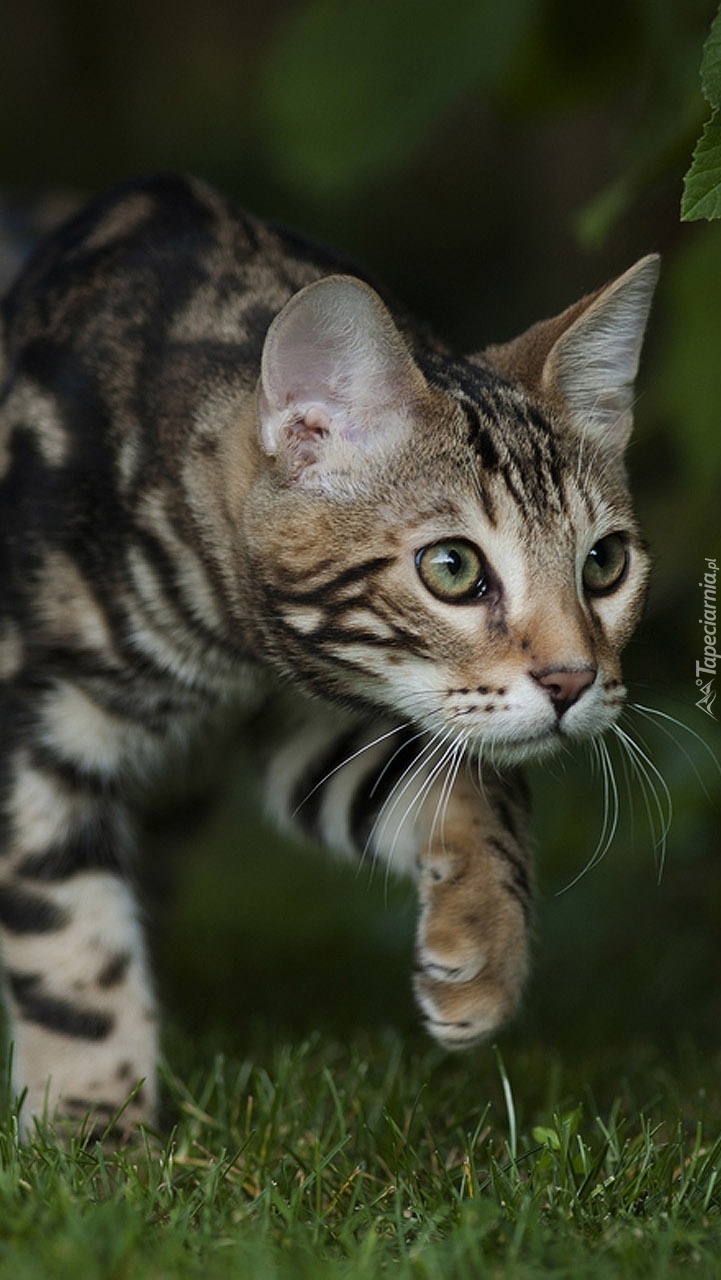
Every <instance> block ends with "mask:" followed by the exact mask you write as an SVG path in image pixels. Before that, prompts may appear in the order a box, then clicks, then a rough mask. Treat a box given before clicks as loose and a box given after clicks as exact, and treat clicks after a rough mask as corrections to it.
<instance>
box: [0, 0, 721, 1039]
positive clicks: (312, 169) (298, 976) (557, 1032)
mask: <svg viewBox="0 0 721 1280" xmlns="http://www.w3.org/2000/svg"><path fill="white" fill-rule="evenodd" d="M715 7H716V6H715V4H713V3H709V2H708V0H585V2H584V3H583V4H579V3H578V0H504V3H502V4H501V3H497V0H440V2H438V3H436V2H435V0H311V2H309V0H297V2H296V3H291V2H288V0H285V2H283V0H245V2H244V3H243V2H239V0H203V3H202V4H197V5H192V4H188V3H186V2H184V0H173V2H172V3H171V2H170V0H145V2H144V3H140V0H126V3H124V4H122V5H120V4H118V3H117V0H22V2H20V0H4V3H3V5H2V7H0V86H1V88H0V93H2V99H3V109H2V112H0V182H1V183H2V185H3V186H4V187H5V188H6V189H13V188H14V189H16V190H18V191H24V192H29V193H31V194H32V193H34V192H37V191H38V190H44V189H46V188H53V189H55V188H62V189H67V190H68V191H70V192H90V191H94V190H96V189H98V188H101V187H103V186H105V185H108V184H111V183H113V182H115V181H116V180H118V179H122V178H125V177H127V176H130V175H133V174H137V173H141V172H146V171H150V170H154V169H158V168H179V169H184V170H190V171H193V172H195V173H198V174H200V175H202V176H203V177H205V178H207V179H209V180H210V181H211V182H214V183H216V184H217V185H219V186H220V187H222V188H223V189H224V190H225V191H226V192H228V193H229V194H231V195H233V196H234V197H236V198H237V199H238V200H239V201H241V202H242V203H243V204H244V205H245V206H246V207H248V208H249V209H251V210H252V211H254V212H256V213H259V214H261V215H268V216H272V217H274V218H278V219H281V220H283V221H285V222H287V223H290V224H291V225H294V226H296V227H297V228H299V229H301V230H304V231H306V232H308V233H310V234H312V235H313V236H315V237H319V238H321V239H324V240H327V241H329V242H331V243H333V244H335V245H337V246H338V247H340V248H342V249H344V250H346V251H349V252H350V253H352V254H353V255H355V256H356V257H357V258H358V259H360V260H362V261H363V262H365V263H366V264H367V265H368V266H369V267H371V268H372V269H373V271H374V272H375V273H376V274H377V275H378V276H379V277H380V278H382V279H384V280H385V281H386V282H387V283H388V284H389V285H390V286H391V288H392V289H393V290H394V291H395V293H396V294H397V295H398V296H399V297H401V298H402V299H403V300H404V301H405V302H406V303H407V304H408V305H409V306H410V307H411V308H413V309H414V310H415V311H416V312H417V313H419V314H420V315H421V316H423V317H424V318H426V319H427V320H429V321H430V322H432V323H433V325H434V326H436V327H437V328H438V329H439V330H440V331H441V332H443V333H444V334H446V335H447V336H448V337H450V338H451V339H452V340H453V341H454V342H455V343H456V344H457V345H458V347H459V348H462V349H473V348H477V347H479V346H481V345H483V344H484V343H486V342H488V341H492V340H501V339H503V338H506V337H509V336H511V335H512V334H514V333H515V332H518V331H520V330H521V329H523V328H524V327H525V326H526V325H528V324H529V323H531V322H532V321H534V320H536V319H539V318H540V317H541V316H544V315H548V314H552V313H554V312H555V311H557V310H560V309H561V308H562V307H564V306H565V305H567V304H568V303H569V302H571V301H572V300H574V299H575V298H576V297H577V296H580V294H581V293H583V292H584V291H585V290H587V289H589V288H592V287H595V286H596V285H597V284H599V283H601V282H602V281H603V280H604V279H606V278H608V277H610V276H611V275H613V274H614V273H617V272H619V271H621V270H623V269H625V268H626V267H627V266H628V265H629V264H630V263H631V262H632V261H633V260H634V259H635V258H636V257H638V256H640V255H641V254H643V253H646V252H648V251H650V250H659V251H660V252H661V253H662V254H663V259H664V265H663V275H662V283H661V288H660V292H659V300H658V305H657V307H656V309H655V312H654V316H653V322H652V327H651V331H650V335H649V341H648V345H647V349H646V356H645V359H644V365H643V372H642V377H641V380H640V387H639V401H638V410H637V424H638V430H637V435H636V438H635V442H634V445H633V447H632V449H631V453H630V466H631V470H632V474H633V478H634V487H635V492H636V494H637V497H638V506H639V509H640V512H641V515H642V519H643V522H644V525H645V528H646V530H647V533H648V536H649V540H650V543H651V546H652V549H653V553H654V557H655V562H656V568H655V575H654V585H653V590H652V594H651V599H650V602H649V608H648V613H647V617H646V621H645V624H644V626H643V628H642V630H641V632H640V634H639V636H638V638H637V639H636V640H634V642H633V643H632V645H631V646H630V649H629V652H628V659H627V675H628V680H629V683H630V685H631V691H632V697H633V698H634V699H635V700H636V701H639V702H641V703H643V704H646V705H653V706H657V707H660V708H662V709H663V710H664V711H665V712H667V713H668V714H670V715H674V716H677V717H678V718H679V720H681V722H682V723H683V724H684V725H686V726H688V728H689V729H690V730H691V731H692V732H691V733H689V732H687V731H686V730H684V729H682V728H677V729H676V728H673V726H671V725H670V724H668V722H663V723H664V728H662V729H659V730H656V731H654V730H652V729H651V728H650V726H646V728H644V724H643V722H642V721H640V720H637V721H636V722H635V725H636V729H637V730H640V731H641V733H642V734H643V736H644V738H645V739H646V740H647V742H648V744H649V748H650V751H651V753H652V758H653V761H654V762H655V766H656V767H657V768H658V769H659V770H660V771H661V773H662V774H663V776H664V777H665V779H666V782H667V785H668V788H669V790H670V793H671V795H672V797H673V803H674V809H675V816H674V821H673V825H672V828H671V832H670V836H669V841H668V851H667V856H666V863H665V869H664V874H663V876H662V877H661V879H660V883H659V880H658V876H657V866H656V862H657V857H655V854H654V837H653V835H652V833H651V831H650V828H649V820H648V816H647V812H646V803H645V801H644V799H643V796H642V794H641V790H640V787H639V784H638V782H636V783H634V784H633V786H632V787H631V792H632V795H631V797H630V798H629V796H628V795H627V790H626V786H625V783H624V780H623V774H622V772H621V773H619V786H620V791H621V807H622V815H621V822H620V827H619V831H618V834H617V837H616V839H615V840H614V842H613V845H612V847H611V849H610V851H609V853H608V854H607V856H606V857H605V859H604V860H603V862H602V863H601V865H600V866H598V867H597V868H595V869H594V870H593V871H591V872H589V873H588V874H587V875H586V876H585V877H584V878H583V879H582V880H581V881H580V882H579V883H578V884H577V885H576V886H574V887H573V888H572V889H570V890H569V891H568V892H566V893H564V894H560V895H559V893H558V891H559V890H560V889H562V888H563V887H564V886H565V885H566V884H568V882H569V881H570V880H572V879H573V878H574V876H575V875H576V874H577V872H578V871H579V870H580V869H581V868H582V867H583V866H584V864H585V863H586V861H587V860H588V858H589V856H590V855H591V854H592V852H593V849H594V847H595V845H596V841H597V838H598V834H599V831H600V829H601V825H602V819H603V800H602V794H601V790H600V787H599V785H598V784H597V783H596V782H594V780H593V777H592V775H591V771H590V769H589V767H588V762H587V761H585V760H584V758H583V757H582V758H581V759H580V760H579V761H578V762H576V761H572V760H570V759H569V760H568V761H566V762H561V763H560V764H558V765H556V766H554V767H552V768H550V769H548V770H543V771H538V772H537V773H536V774H535V775H534V790H535V795H536V805H537V811H538V813H537V820H536V829H537V835H538V843H539V846H540V885H541V891H542V893H541V904H540V907H539V920H538V928H537V939H536V964H535V975H534V978H533V981H532V984H531V988H530V990H529V996H528V1000H527V1002H526V1007H525V1012H524V1013H523V1015H522V1016H521V1017H520V1018H519V1020H518V1021H517V1023H516V1025H515V1028H514V1029H513V1031H512V1032H511V1033H510V1039H511V1041H512V1042H514V1043H519V1044H523V1043H526V1042H528V1043H530V1042H534V1043H539V1042H540V1043H541V1044H542V1045H543V1044H548V1045H549V1046H550V1045H554V1044H564V1043H570V1042H571V1041H573V1042H574V1043H579V1044H582V1045H584V1046H585V1047H586V1048H587V1050H588V1052H589V1053H591V1054H592V1053H594V1052H595V1051H597V1050H598V1049H599V1046H601V1045H604V1044H610V1043H616V1042H618V1043H624V1042H625V1041H627V1040H631V1039H633V1040H635V1041H636V1042H639V1041H640V1042H642V1043H644V1042H646V1041H647V1042H648V1043H649V1044H651V1045H653V1046H664V1045H670V1044H671V1043H675V1042H677V1041H683V1039H684V1038H685V1037H687V1038H689V1039H692V1040H693V1041H694V1043H696V1044H697V1045H700V1046H701V1047H703V1046H704V1045H706V1044H708V1045H711V1044H714V1045H716V1046H717V1045H718V1028H719V1026H720V1025H721V963H720V961H721V859H719V856H718V855H719V853H720V852H721V847H720V846H721V835H720V829H721V805H720V803H719V799H720V796H721V781H720V775H719V773H718V771H717V770H716V768H715V766H714V764H713V761H712V760H711V758H710V756H709V754H708V752H707V751H706V749H705V748H704V747H703V745H702V744H700V743H699V741H698V740H697V739H696V738H695V737H694V736H692V734H698V735H700V736H701V738H703V739H704V741H705V742H706V743H708V744H709V747H710V748H711V749H712V750H713V751H715V752H716V754H717V756H719V757H720V758H721V745H720V739H719V733H718V725H717V722H716V721H714V720H711V719H710V718H709V717H707V716H705V715H703V714H702V712H700V711H699V710H698V709H697V708H696V707H695V705H694V704H695V701H696V697H697V693H696V687H695V682H694V677H695V662H696V660H697V658H699V657H700V654H701V630H700V627H699V624H698V618H699V608H700V599H701V593H700V588H699V586H698V583H699V579H700V577H701V574H702V572H703V570H704V567H705V565H704V561H705V558H706V557H716V558H717V560H718V559H719V557H721V515H720V497H721V426H720V423H719V406H721V226H720V225H707V224H694V225H685V226H684V225H681V223H680V221H679V202H680V194H681V179H682V176H683V173H684V171H685V169H686V168H687V167H688V165H689V163H690V156H691V151H692V148H693V145H694V142H695V139H696V137H697V135H698V133H699V131H700V127H701V123H702V120H703V118H704V115H705V106H704V103H703V100H702V97H701V92H700V84H699V78H698V69H699V65H700V60H701V50H702V45H703V40H704V38H705V35H706V32H707V30H708V27H709V24H710V22H711V19H712V17H713V14H714V12H715ZM718 687H719V689H721V676H720V678H719V686H718ZM717 705H718V706H719V707H721V698H720V699H719V701H718V704H717ZM629 723H631V722H630V721H629ZM665 729H669V730H671V735H672V736H669V734H668V733H667V732H665V731H664V730H665ZM239 768H240V766H239ZM230 773H231V786H230V791H229V798H228V799H227V800H226V802H225V803H224V804H223V806H222V807H221V809H220V811H219V812H218V813H217V814H216V816H215V817H214V818H213V819H212V820H211V821H210V822H209V823H208V824H205V825H204V826H199V827H198V829H197V831H195V833H194V834H192V836H188V835H187V832H186V831H185V827H186V825H187V823H186V822H185V818H184V819H183V822H182V824H180V826H176V827H175V828H170V829H166V831H165V834H164V835H161V834H159V833H157V832H156V833H154V837H153V841H152V844H153V848H154V849H155V850H156V853H157V855H158V858H159V853H160V850H161V849H162V850H163V851H164V852H165V853H167V854H170V855H172V857H173V859H174V861H175V863H176V876H175V888H174V890H173V891H172V893H171V892H168V893H167V894H166V895H165V910H164V911H163V912H162V913H161V914H162V916H163V928H162V930H161V931H160V933H159V935H158V943H157V946H158V950H159V951H160V953H161V957H162V967H163V972H164V980H163V985H164V988H165V992H166V997H167V1000H168V1003H169V1005H170V1008H171V1009H172V1010H173V1018H172V1024H173V1025H177V1026H180V1027H182V1028H183V1029H184V1031H185V1032H186V1033H188V1032H189V1033H190V1034H191V1035H192V1036H196V1035H197V1036H198V1037H199V1036H200V1035H201V1034H202V1036H203V1037H204V1041H203V1043H204V1044H205V1045H207V1046H208V1047H210V1046H211V1044H216V1045H222V1046H224V1047H225V1048H227V1049H230V1050H231V1051H236V1050H237V1051H242V1050H243V1047H244V1046H245V1045H247V1043H248V1042H249V1037H250V1039H251V1041H252V1040H253V1037H255V1039H256V1041H257V1042H258V1043H261V1042H263V1039H264V1037H265V1038H266V1039H267V1038H272V1037H274V1036H277V1035H278V1034H280V1033H281V1031H282V1032H284V1033H291V1034H304V1033H305V1032H307V1031H308V1030H309V1029H311V1028H313V1027H315V1026H323V1027H326V1028H328V1029H330V1030H332V1031H335V1032H336V1033H338V1034H341V1035H347V1034H351V1033H356V1032H359V1031H360V1029H361V1028H363V1027H371V1028H373V1027H378V1026H380V1025H382V1024H384V1023H387V1022H391V1021H392V1022H395V1023H397V1024H400V1025H401V1026H403V1027H405V1028H407V1030H408V1034H409V1037H410V1041H409V1043H412V1037H413V1035H414V1031H413V1028H414V1025H415V1023H414V1015H413V1012H412V1006H411V999H410V993H409V981H408V976H407V973H408V958H409V951H410V945H411V941H410V940H411V936H412V927H413V902H412V896H410V895H409V892H408V890H406V889H403V888H397V887H394V886H387V885H385V883H372V882H371V881H370V879H369V877H368V876H367V875H366V874H365V872H361V873H356V872H355V871H348V870H347V869H344V868H342V867H339V866H337V865H335V864H330V863H328V862H327V860H326V861H325V863H324V861H323V860H318V859H317V858H313V857H303V856H301V855H300V854H299V853H298V851H297V850H295V849H293V850H289V849H288V848H287V847H286V846H285V845H283V843H282V842H281V841H279V840H278V839H277V838H276V837H274V836H273V835H272V834H270V833H269V832H268V831H267V830H266V829H265V828H262V827H260V826H258V825H257V823H256V822H255V820H254V819H253V818H252V817H251V816H249V814H250V809H249V799H248V795H247V792H248V786H247V784H246V782H245V781H244V780H243V774H242V772H239V771H238V770H237V769H236V768H235V767H233V768H232V769H231V770H230ZM651 804H653V802H651ZM652 812H653V808H652ZM656 826H657V827H658V822H656ZM181 827H182V828H183V829H182V831H181ZM199 855H200V856H199Z"/></svg>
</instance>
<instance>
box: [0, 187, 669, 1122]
mask: <svg viewBox="0 0 721 1280" xmlns="http://www.w3.org/2000/svg"><path fill="white" fill-rule="evenodd" d="M339 270H340V271H341V272H343V271H344V264H339V263H338V262H337V261H336V260H335V259H333V258H332V257H330V256H329V255H326V254H325V253H324V252H322V251H319V250H316V249H314V248H313V247H311V246H309V245H307V244H306V243H305V242H303V241H300V240H298V239H297V238H296V237H293V236H290V235H286V234H283V233H280V232H278V231H276V230H273V229H272V228H269V227H266V226H264V225H262V224H259V223H258V222H255V221H253V220H251V219H248V218H245V217H244V216H242V215H239V214H238V213H237V211H235V210H233V209H232V208H230V207H229V206H228V205H227V204H226V203H225V202H224V201H223V200H222V199H221V198H220V197H219V196H217V195H216V194H215V193H214V192H212V191H210V189H208V188H206V187H204V186H203V185H202V184H199V183H195V182H193V181H186V180H184V179H171V178H162V179H157V180H151V181H149V182H147V183H144V184H139V185H137V186H136V187H133V188H129V189H127V190H126V191H124V192H121V193H119V194H116V195H114V196H111V197H110V198H109V199H108V200H107V202H105V203H101V204H99V205H98V206H96V207H94V208H93V209H91V211H90V212H89V213H87V214H82V215H80V217H79V218H78V219H76V220H75V221H74V222H73V223H71V224H70V225H69V226H68V227H67V228H66V229H64V230H62V231H61V232H60V233H59V234H58V235H57V236H54V237H51V238H50V239H49V240H48V241H47V243H46V245H45V246H44V247H42V248H41V250H40V252H39V253H38V254H36V256H35V258H34V260H33V261H32V262H31V264H30V265H29V267H28V269H27V270H26V271H25V273H24V275H23V276H22V277H21V278H20V280H19V281H18V282H17V284H16V285H15V287H14V289H13V290H12V291H11V293H10V295H9V298H8V300H7V302H6V304H5V308H4V315H3V324H4V330H3V348H4V350H3V365H4V368H3V379H4V396H3V401H2V406H1V407H0V564H1V565H2V570H1V573H0V725H1V726H2V731H1V736H0V924H1V925H2V931H3V957H4V964H5V973H6V987H7V992H8V1007H9V1010H10V1015H11V1036H12V1039H13V1041H14V1050H13V1073H14V1083H15V1086H16V1088H17V1090H18V1091H21V1090H23V1089H27V1091H28V1096H27V1099H26V1104H25V1114H26V1116H30V1115H32V1114H39V1113H41V1112H42V1111H43V1109H44V1107H45V1106H46V1105H47V1106H48V1108H49V1110H50V1113H51V1114H52V1113H53V1112H54V1111H55V1110H56V1108H57V1107H58V1104H59V1114H61V1115H66V1116H71V1117H72V1116H75V1115H78V1114H80V1113H82V1112H84V1111H85V1109H86V1108H87V1107H89V1106H95V1107H97V1108H98V1109H99V1111H100V1112H101V1114H103V1113H105V1111H106V1110H110V1111H112V1110H113V1109H114V1108H116V1107H117V1106H118V1105H119V1104H121V1103H122V1101H123V1099H124V1098H125V1096H126V1095H127V1094H128V1092H129V1091H130V1090H131V1089H132V1087H133V1086H134V1085H135V1084H136V1083H137V1082H138V1081H139V1080H141V1079H142V1080H144V1081H145V1084H144V1086H143V1089H142V1091H141V1092H140V1093H139V1094H138V1095H137V1096H136V1098H135V1100H134V1102H133V1104H132V1105H131V1107H130V1108H129V1110H128V1113H127V1116H126V1118H129V1119H130V1120H133V1119H137V1118H142V1117H144V1116H149V1115H152V1112H153V1107H154V1102H155V1057H156V1040H157V1013H156V1009H155V1002H154V998H153V994H152V983H151V980H150V978H149V975H148V972H147V963H146V958H145V951H144V945H143V939H142V930H141V927H140V924H139V921H138V912H137V907H136V904H135V900H134V896H133V892H132V888H131V884H132V867H133V860H134V853H135V844H136V832H135V825H136V812H137V807H138V802H139V800H140V799H141V797H142V796H143V794H144V792H145V790H146V788H147V784H148V783H149V782H151V781H152V780H153V778H154V777H155V776H156V775H157V773H158V772H159V771H160V769H161V768H162V767H164V766H165V767H167V764H168V761H172V760H173V753H174V751H175V750H176V749H177V746H178V744H179V743H180V744H187V743H188V742H192V741H194V740H197V741H198V742H200V743H203V742H204V741H205V740H206V737H207V734H208V733H212V731H213V729H214V727H215V726H217V725H219V724H220V723H221V722H223V721H226V720H227V719H228V718H229V717H237V718H239V719H243V717H248V716H251V715H252V716H255V718H256V724H257V723H258V716H260V719H261V720H262V723H263V738H264V757H263V758H264V761H265V764H264V768H265V774H266V794H267V799H268V806H269V808H270V809H271V810H272V811H273V812H274V813H275V814H276V816H277V817H279V818H280V820H281V821H283V822H285V824H286V825H288V826H289V827H290V828H291V829H292V828H295V829H296V830H299V831H300V832H302V833H303V834H305V835H311V836H312V837H313V838H314V839H316V840H318V841H320V842H322V843H324V844H326V845H328V846H330V847H332V848H335V849H337V850H338V851H339V852H341V853H344V854H347V855H349V856H352V857H364V856H365V857H368V858H371V859H375V860H380V861H381V862H384V863H388V864H390V865H391V866H392V867H393V868H394V869H395V870H398V871H401V872H407V873H409V874H411V875H414V876H416V878H417V880H418V885H419V894H420V901H421V914H420V922H419V932H418V946H417V956H416V971H415V988H416V994H417V998H418V1001H419V1004H420V1007H421V1009H422V1011H423V1014H424V1017H425V1020H426V1022H427V1025H428V1026H429V1028H430V1030H431V1031H432V1032H433V1034H435V1035H436V1036H437V1037H438V1038H439V1039H440V1040H442V1041H443V1042H445V1043H448V1044H452V1045H456V1044H457V1045H462V1044H466V1043H472V1042H474V1041H475V1040H477V1039H479V1038H480V1037H482V1036H483V1035H485V1034H487V1033H488V1032H489V1031H490V1030H492V1029H493V1028H494V1027H495V1026H496V1025H497V1024H498V1023H499V1021H500V1020H501V1019H503V1018H504V1017H505V1016H507V1015H508V1014H509V1013H510V1012H511V1011H512V1010H513V1008H514V1007H515V1005H516V1003H517V1000H518V996H519V993H520V989H521V985H522V982H523V977H524V974H525V971H526V967H527V936H528V927H529V920H530V911H531V858H530V847H529V836H528V823H527V804H526V798H525V792H524V788H523V783H522V780H521V778H520V776H519V774H518V772H517V770H516V768H515V766H516V764H517V763H518V762H519V761H521V760H522V759H523V758H526V757H528V756H532V755H534V754H542V753H543V752H544V751H547V750H550V749H552V748H553V747H554V746H555V745H557V743H558V742H560V741H563V740H564V738H567V739H568V740H569V741H570V740H572V739H573V738H579V737H588V736H590V735H593V734H596V733H599V732H602V731H603V730H604V729H605V728H607V727H608V726H609V725H610V724H611V723H612V722H613V720H614V719H615V718H616V716H617V715H618V712H619V709H620V706H621V703H622V700H623V693H624V691H623V686H622V684H621V675H620V668H619V662H618V655H619V652H620V649H621V647H622V646H623V644H624V643H625V641H626V640H627V639H628V636H629V635H630V633H631V631H632V629H633V626H634V625H635V622H636V620H637V618H638V614H639V611H640V608H641V604H642V600H643V595H644V590H645V581H646V559H645V555H644V552H643V549H642V545H641V543H640V540H639V536H638V533H637V530H636V525H635V521H634V517H633V513H632V509H631V504H630V500H629V497H628V493H627V489H626V484H625V479H624V472H623V463H622V451H623V445H624V444H625V440H626V437H627V434H628V430H629V428H630V404H631V395H632V384H633V378H634V376H635V373H636V368H637V363H638V354H639V350H640V344H641V338H642V334H643V329H644V325H645V321H646V316H647V312H648V306H649V303H650V297H651V293H652V290H653V284H654V281H655V273H656V264H655V262H654V261H653V260H652V259H645V260H643V261H642V262H641V263H640V264H638V266H637V267H636V268H634V269H633V271H631V272H629V273H627V275H626V276H624V277H622V278H621V280H620V281H618V282H616V283H615V284H614V285H612V286H609V287H608V289H607V290H605V291H601V292H600V293H599V294H598V295H595V297H594V298H593V299H586V300H585V301H584V302H582V303H579V304H577V306H576V307H575V308H572V309H570V310H569V312H567V313H564V315H563V316H562V317H559V318H558V319H557V320H555V321H550V322H548V323H547V324H546V325H543V326H537V327H536V328H535V329H534V330H531V331H529V334H528V335H526V336H525V337H524V338H522V339H519V340H518V342H517V343H515V344H509V345H508V346H506V347H501V348H495V349H491V350H490V351H489V352H488V353H486V355H485V356H483V357H475V358H472V359H470V360H458V359H455V358H453V357H451V356H450V354H449V353H448V352H447V351H446V349H445V348H444V347H443V346H442V345H441V344H440V343H436V342H435V341H434V340H432V339H430V338H429V337H428V335H427V334H426V332H425V331H424V330H421V329H416V328H415V327H414V326H413V325H412V324H411V323H410V322H409V321H408V320H407V319H406V318H405V317H404V316H403V315H400V314H396V313H394V314H395V323H394V321H393V320H392V319H391V316H390V314H389V312H388V311H387V310H386V309H385V307H384V306H383V304H382V303H381V302H380V299H379V298H378V296H377V294H376V293H374V292H373V291H372V290H371V289H370V288H369V287H368V286H367V285H366V284H363V283H360V282H359V281H358V280H357V279H354V278H351V277H349V276H348V275H345V274H341V275H338V274H337V273H338V271H339ZM318 281H322V282H321V283H314V282H318ZM306 286H311V287H310V288H306ZM301 290H304V291H303V292H300V293H299V291H301ZM291 298H292V299H293V300H292V301H289V300H290V299H291ZM276 317H279V318H276ZM271 326H272V327H271ZM269 330H270V332H269ZM411 352H412V353H413V354H412V355H411ZM479 758H480V762H479ZM469 761H470V762H471V765H472V767H470V768H469V767H467V765H468V762H469ZM488 765H490V766H496V765H502V766H504V768H503V769H502V770H501V771H500V772H498V771H497V770H496V768H495V767H488ZM238 840H239V845H240V844H241V843H242V832H239V833H238Z"/></svg>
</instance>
